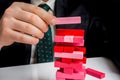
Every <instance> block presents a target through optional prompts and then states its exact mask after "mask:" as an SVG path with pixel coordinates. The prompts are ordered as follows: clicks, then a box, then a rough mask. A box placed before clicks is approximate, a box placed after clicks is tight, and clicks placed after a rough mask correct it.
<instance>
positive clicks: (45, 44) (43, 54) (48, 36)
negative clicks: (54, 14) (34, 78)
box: [37, 4, 53, 63]
mask: <svg viewBox="0 0 120 80" xmlns="http://www.w3.org/2000/svg"><path fill="white" fill-rule="evenodd" d="M39 7H42V8H43V9H45V10H46V11H48V10H49V9H50V7H49V6H48V5H47V4H40V5H39ZM48 27H49V29H48V31H47V32H46V33H45V35H44V38H43V39H40V40H39V43H38V44H37V63H43V62H52V61H53V42H52V33H51V28H50V26H49V25H48Z"/></svg>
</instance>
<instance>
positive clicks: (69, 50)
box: [63, 46, 74, 53]
mask: <svg viewBox="0 0 120 80" xmlns="http://www.w3.org/2000/svg"><path fill="white" fill-rule="evenodd" d="M63 48H64V51H63V52H68V53H73V51H74V47H73V46H64V47H63Z"/></svg>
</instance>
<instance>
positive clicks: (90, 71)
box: [86, 68, 105, 79]
mask: <svg viewBox="0 0 120 80" xmlns="http://www.w3.org/2000/svg"><path fill="white" fill-rule="evenodd" d="M86 73H87V74H89V75H92V76H94V77H96V78H99V79H102V78H104V77H105V73H103V72H100V71H97V70H94V69H91V68H87V69H86Z"/></svg>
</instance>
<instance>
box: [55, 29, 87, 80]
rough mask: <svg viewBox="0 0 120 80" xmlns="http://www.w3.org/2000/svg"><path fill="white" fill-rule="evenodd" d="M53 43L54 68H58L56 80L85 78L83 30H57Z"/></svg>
mask: <svg viewBox="0 0 120 80" xmlns="http://www.w3.org/2000/svg"><path fill="white" fill-rule="evenodd" d="M54 42H55V46H54V57H55V63H54V66H55V67H56V68H59V70H57V72H56V80H84V79H85V76H86V70H85V66H84V64H85V63H86V57H85V56H84V55H85V53H86V48H85V47H84V30H82V29H57V30H56V36H55V38H54Z"/></svg>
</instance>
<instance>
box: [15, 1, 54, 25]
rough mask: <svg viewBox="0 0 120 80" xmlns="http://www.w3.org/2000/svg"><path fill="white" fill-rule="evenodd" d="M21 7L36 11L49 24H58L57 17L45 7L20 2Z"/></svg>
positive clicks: (25, 9)
mask: <svg viewBox="0 0 120 80" xmlns="http://www.w3.org/2000/svg"><path fill="white" fill-rule="evenodd" d="M17 4H18V3H17V2H16V3H14V4H13V5H17ZM19 5H20V8H21V9H23V10H24V11H27V12H31V13H34V14H36V15H38V16H39V17H40V18H41V19H42V20H44V21H45V22H46V23H47V24H51V25H55V24H56V17H55V16H53V15H52V14H50V13H48V12H47V11H45V10H44V9H42V8H40V7H38V6H35V5H32V4H26V3H19Z"/></svg>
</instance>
